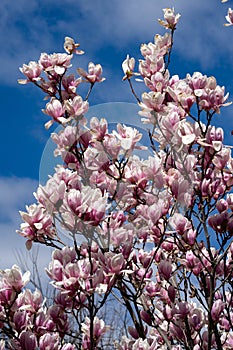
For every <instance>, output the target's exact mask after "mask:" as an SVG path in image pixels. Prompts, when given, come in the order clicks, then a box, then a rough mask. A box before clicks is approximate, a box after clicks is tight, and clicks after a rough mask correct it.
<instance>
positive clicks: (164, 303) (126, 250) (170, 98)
mask: <svg viewBox="0 0 233 350" xmlns="http://www.w3.org/2000/svg"><path fill="white" fill-rule="evenodd" d="M232 13H233V11H232V10H231V9H229V11H228V15H227V17H226V19H227V21H228V24H229V25H230V24H232V21H233V15H232ZM179 18H180V15H179V14H175V13H174V10H173V9H165V10H164V19H163V20H159V23H160V24H161V25H162V26H163V27H164V28H165V29H166V33H165V35H164V36H161V35H156V36H155V38H154V42H150V43H148V44H143V45H141V54H142V56H143V57H142V59H141V60H140V61H139V67H138V72H135V71H134V66H135V60H134V58H130V57H129V56H127V58H126V60H125V61H124V62H123V64H122V67H123V71H124V74H125V75H124V78H123V79H124V80H127V81H128V82H129V84H130V88H131V91H132V92H133V94H134V95H135V97H136V98H137V101H138V104H139V107H140V112H139V114H140V115H141V116H142V121H143V122H144V123H147V124H148V127H149V125H150V126H151V129H150V131H149V133H148V140H149V142H148V144H149V147H150V148H151V150H152V151H151V155H150V156H148V158H147V159H141V158H140V157H139V155H138V154H140V150H141V149H144V148H145V146H142V145H141V143H139V141H140V139H141V136H142V135H141V134H140V133H139V132H138V131H137V129H136V128H132V127H129V126H126V125H124V124H122V125H120V124H118V125H117V129H116V130H113V131H110V130H109V128H108V123H107V120H105V119H97V117H93V118H92V119H91V120H90V121H88V120H87V119H86V118H85V113H86V112H87V111H88V108H89V103H88V99H89V96H90V93H91V91H92V88H93V86H94V85H96V84H97V83H100V82H102V81H103V80H104V78H103V77H102V68H101V66H100V65H99V64H97V65H95V64H93V63H89V65H88V70H87V71H85V70H83V69H78V73H79V75H80V77H79V78H75V76H74V75H73V74H72V75H68V70H69V67H70V66H71V60H72V58H73V56H74V55H75V54H81V53H83V52H82V51H80V50H79V49H78V47H79V44H76V43H75V42H74V40H73V39H72V38H69V37H66V38H65V44H64V49H65V51H66V53H54V54H46V53H42V54H41V56H40V59H39V61H38V62H34V61H33V62H32V61H31V62H29V64H28V65H23V67H22V68H21V69H20V70H21V72H22V73H23V74H24V75H25V76H26V79H25V80H20V81H19V82H20V83H24V84H25V83H33V84H34V85H35V86H37V87H38V88H39V89H40V90H42V91H43V92H44V93H45V94H46V97H47V99H48V103H47V104H46V107H45V109H44V113H45V114H47V115H48V116H49V117H50V120H49V121H48V122H47V123H46V124H45V126H46V128H49V127H50V126H51V124H52V123H57V124H59V125H60V127H61V129H60V131H59V132H57V133H56V132H54V133H52V135H51V137H52V139H53V141H54V142H55V144H56V150H55V156H57V155H59V156H61V158H62V160H63V164H60V165H59V166H57V167H56V169H55V173H54V174H53V175H51V176H50V177H49V179H48V181H47V183H46V185H45V186H42V185H40V186H39V187H38V189H37V191H36V193H35V197H36V201H37V202H36V204H32V205H30V206H28V207H27V208H26V212H21V213H20V214H21V217H22V220H23V223H22V224H21V227H20V230H19V231H18V233H19V234H20V235H21V236H23V237H25V238H26V246H27V248H28V249H30V248H31V246H32V244H34V243H37V244H40V245H45V246H49V247H52V248H54V251H53V253H52V258H51V262H50V264H49V266H48V267H47V268H46V272H47V274H48V276H49V278H50V280H51V285H52V287H53V289H54V293H53V295H54V298H53V300H52V301H51V302H50V303H48V302H46V300H44V299H43V297H42V293H41V291H40V290H37V289H36V290H34V291H33V290H31V289H27V288H26V284H27V283H28V281H29V279H30V274H29V272H26V273H24V274H23V273H22V272H21V270H20V269H19V267H18V266H16V265H14V266H13V267H12V268H11V269H6V270H4V271H1V279H0V284H1V288H0V332H1V339H2V340H1V341H0V349H1V350H3V349H15V350H19V349H23V350H28V349H30V350H35V349H41V350H45V349H46V350H73V349H83V350H87V349H90V350H94V349H113V348H116V349H118V350H130V349H135V350H136V349H141V350H155V349H169V350H181V349H186V350H191V349H194V350H201V349H204V350H210V349H218V350H222V349H224V350H230V349H233V282H232V276H233V270H232V266H233V242H232V236H233V214H232V212H233V194H232V193H231V190H232V186H233V174H232V171H233V159H232V158H231V151H230V147H229V146H226V145H225V144H224V135H223V130H222V129H221V128H219V127H215V126H214V125H213V123H214V120H215V115H216V114H218V113H220V112H221V110H222V107H223V106H226V105H227V104H228V103H227V99H228V94H225V90H224V87H221V86H220V85H218V84H217V82H216V79H215V78H214V77H207V76H206V75H203V74H202V73H200V72H195V73H193V74H187V75H186V77H185V78H184V79H180V78H179V77H178V75H174V76H170V74H169V63H170V59H171V51H172V47H173V35H174V31H175V29H176V26H177V23H178V20H179ZM135 76H140V78H141V80H142V81H143V83H144V84H145V90H146V92H144V93H143V94H142V96H141V99H140V98H139V97H138V96H137V95H136V92H135V90H134V88H133V85H132V78H134V77H135ZM137 79H138V78H137ZM83 82H87V83H89V87H90V88H89V91H88V92H87V96H86V97H83V98H82V97H81V95H80V94H79V93H78V90H79V85H80V84H83ZM135 117H137V116H135ZM135 150H139V153H138V154H137V155H136V154H135V152H134V151H135ZM80 235H81V237H83V242H82V243H79V242H80ZM109 300H110V301H111V305H112V306H113V305H114V308H115V309H118V310H119V309H120V310H122V313H124V314H125V315H126V320H127V322H125V323H124V322H123V321H121V319H120V317H118V321H119V322H122V323H120V324H119V325H120V327H122V328H123V325H125V326H126V329H125V331H124V330H123V331H122V332H121V333H118V336H114V334H115V335H116V333H115V332H114V329H113V325H114V316H115V314H113V312H112V310H113V308H111V307H110V306H111V305H110V303H109ZM106 307H107V308H106ZM108 307H109V309H108ZM123 323H124V324H123Z"/></svg>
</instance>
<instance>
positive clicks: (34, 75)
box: [18, 61, 42, 84]
mask: <svg viewBox="0 0 233 350" xmlns="http://www.w3.org/2000/svg"><path fill="white" fill-rule="evenodd" d="M19 70H20V72H22V73H23V74H24V75H26V77H27V79H19V80H18V83H19V84H27V83H28V82H29V81H37V80H40V79H41V78H40V75H41V72H42V67H41V66H40V65H39V64H38V63H37V62H35V61H30V62H29V63H28V65H27V64H23V67H20V68H19Z"/></svg>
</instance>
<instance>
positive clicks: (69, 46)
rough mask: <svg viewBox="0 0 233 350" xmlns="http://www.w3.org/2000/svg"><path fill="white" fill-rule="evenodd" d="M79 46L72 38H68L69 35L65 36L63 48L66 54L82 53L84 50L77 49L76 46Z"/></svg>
mask: <svg viewBox="0 0 233 350" xmlns="http://www.w3.org/2000/svg"><path fill="white" fill-rule="evenodd" d="M79 46H80V44H78V43H75V41H74V39H72V38H70V37H69V36H66V37H65V42H64V49H65V51H66V52H67V53H68V54H70V55H71V54H72V53H76V54H77V55H82V54H84V51H82V50H77V48H78V47H79Z"/></svg>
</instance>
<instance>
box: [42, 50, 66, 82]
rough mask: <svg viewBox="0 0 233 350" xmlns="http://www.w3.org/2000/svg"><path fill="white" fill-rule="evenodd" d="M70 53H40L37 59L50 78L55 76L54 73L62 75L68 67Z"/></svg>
mask: <svg viewBox="0 0 233 350" xmlns="http://www.w3.org/2000/svg"><path fill="white" fill-rule="evenodd" d="M71 59H72V55H67V54H66V53H53V54H51V55H48V54H47V53H42V54H41V56H40V59H39V64H40V65H41V66H42V67H43V69H44V71H45V72H48V73H49V76H48V77H50V78H55V77H56V75H63V74H64V73H65V71H66V70H67V68H69V67H70V61H71Z"/></svg>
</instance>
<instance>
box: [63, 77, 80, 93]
mask: <svg viewBox="0 0 233 350" xmlns="http://www.w3.org/2000/svg"><path fill="white" fill-rule="evenodd" d="M81 82H82V78H78V79H75V76H74V74H71V75H69V76H65V75H64V76H63V77H62V86H63V87H64V89H65V91H63V92H62V97H63V99H67V98H69V96H70V95H75V93H76V89H77V87H78V86H79V85H80V84H81Z"/></svg>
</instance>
